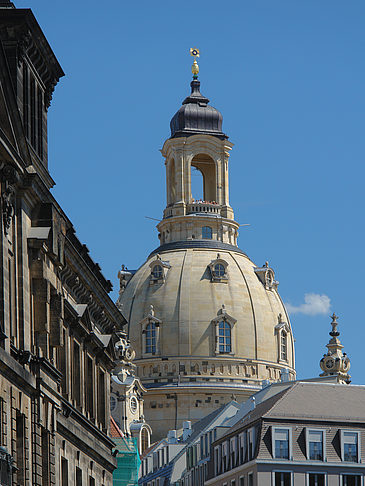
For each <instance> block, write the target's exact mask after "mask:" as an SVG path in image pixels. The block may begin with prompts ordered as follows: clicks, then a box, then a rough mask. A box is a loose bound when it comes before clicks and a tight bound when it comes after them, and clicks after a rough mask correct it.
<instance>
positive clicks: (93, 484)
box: [89, 476, 95, 486]
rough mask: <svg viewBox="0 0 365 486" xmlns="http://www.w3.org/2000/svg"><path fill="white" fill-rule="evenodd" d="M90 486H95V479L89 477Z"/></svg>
mask: <svg viewBox="0 0 365 486" xmlns="http://www.w3.org/2000/svg"><path fill="white" fill-rule="evenodd" d="M89 486H95V479H94V478H92V477H91V476H89Z"/></svg>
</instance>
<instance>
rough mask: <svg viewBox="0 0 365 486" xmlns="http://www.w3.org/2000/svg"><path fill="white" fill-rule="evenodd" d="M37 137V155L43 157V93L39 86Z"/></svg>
mask: <svg viewBox="0 0 365 486" xmlns="http://www.w3.org/2000/svg"><path fill="white" fill-rule="evenodd" d="M37 102H38V103H37V104H38V106H37V139H38V144H37V145H38V146H37V151H38V155H39V157H40V158H41V159H42V158H43V93H42V90H41V88H40V87H39V86H38V89H37Z"/></svg>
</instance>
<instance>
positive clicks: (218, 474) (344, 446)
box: [189, 382, 365, 486]
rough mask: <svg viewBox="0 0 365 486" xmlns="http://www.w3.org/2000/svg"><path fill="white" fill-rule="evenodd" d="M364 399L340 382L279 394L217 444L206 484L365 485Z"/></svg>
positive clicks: (297, 386) (362, 392)
mask: <svg viewBox="0 0 365 486" xmlns="http://www.w3.org/2000/svg"><path fill="white" fill-rule="evenodd" d="M364 397H365V387H364V386H351V385H350V386H344V385H341V384H336V383H333V384H329V383H327V384H325V383H314V382H296V383H293V384H290V386H288V387H287V388H286V389H285V390H282V391H280V390H278V393H276V394H275V395H273V396H271V397H270V398H268V399H267V400H265V401H263V402H262V403H260V404H259V405H258V406H257V407H256V408H254V409H253V410H252V411H250V412H249V413H248V414H247V415H246V416H245V417H243V419H242V420H241V421H240V422H238V423H237V424H236V425H235V426H234V427H232V428H231V429H230V430H229V431H227V432H226V434H224V435H223V436H222V437H221V438H219V439H218V440H217V441H216V442H215V443H213V445H212V451H211V452H212V455H211V460H210V467H209V475H210V479H208V481H206V482H205V485H206V486H213V485H214V486H218V485H219V486H223V485H224V486H226V485H227V486H256V485H260V486H294V485H295V486H339V485H340V486H361V485H363V484H364V483H363V481H364V475H365V466H364V460H365V451H364V447H363V445H364V441H365V416H364V407H363V400H364ZM189 484H190V485H191V484H194V483H189Z"/></svg>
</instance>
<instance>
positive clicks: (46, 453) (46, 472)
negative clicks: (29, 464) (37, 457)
mask: <svg viewBox="0 0 365 486" xmlns="http://www.w3.org/2000/svg"><path fill="white" fill-rule="evenodd" d="M41 444H42V486H50V484H51V482H50V480H51V478H50V468H49V464H50V443H49V432H48V430H47V429H45V428H44V427H42V433H41Z"/></svg>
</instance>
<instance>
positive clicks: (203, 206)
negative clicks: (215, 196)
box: [186, 201, 221, 214]
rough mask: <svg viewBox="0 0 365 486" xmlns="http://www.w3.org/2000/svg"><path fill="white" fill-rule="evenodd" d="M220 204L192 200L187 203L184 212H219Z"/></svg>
mask: <svg viewBox="0 0 365 486" xmlns="http://www.w3.org/2000/svg"><path fill="white" fill-rule="evenodd" d="M220 208H221V207H220V205H219V204H216V203H212V202H206V201H202V202H200V201H199V202H193V203H190V204H187V206H186V214H193V213H211V214H219V213H220Z"/></svg>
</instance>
